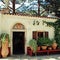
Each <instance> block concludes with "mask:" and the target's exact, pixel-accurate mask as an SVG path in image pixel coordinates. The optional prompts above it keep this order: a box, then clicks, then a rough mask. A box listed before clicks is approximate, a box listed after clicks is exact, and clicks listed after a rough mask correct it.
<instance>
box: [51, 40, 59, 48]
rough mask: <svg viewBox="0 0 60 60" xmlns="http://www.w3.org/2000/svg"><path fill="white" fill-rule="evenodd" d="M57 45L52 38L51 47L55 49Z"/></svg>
mask: <svg viewBox="0 0 60 60" xmlns="http://www.w3.org/2000/svg"><path fill="white" fill-rule="evenodd" d="M57 46H58V44H57V43H56V40H53V43H52V48H53V49H56V48H57Z"/></svg>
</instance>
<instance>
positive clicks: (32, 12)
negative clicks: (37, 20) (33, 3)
mask: <svg viewBox="0 0 60 60" xmlns="http://www.w3.org/2000/svg"><path fill="white" fill-rule="evenodd" d="M25 13H26V14H29V15H36V16H37V12H36V11H35V10H30V11H26V12H25Z"/></svg>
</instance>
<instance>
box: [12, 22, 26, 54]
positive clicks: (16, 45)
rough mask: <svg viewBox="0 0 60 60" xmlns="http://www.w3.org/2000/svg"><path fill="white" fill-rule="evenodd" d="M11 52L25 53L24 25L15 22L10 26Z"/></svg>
mask: <svg viewBox="0 0 60 60" xmlns="http://www.w3.org/2000/svg"><path fill="white" fill-rule="evenodd" d="M12 50H13V51H12V54H13V55H17V54H25V26H24V25H23V24H21V23H16V24H14V25H13V27H12Z"/></svg>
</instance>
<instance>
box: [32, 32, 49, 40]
mask: <svg viewBox="0 0 60 60" xmlns="http://www.w3.org/2000/svg"><path fill="white" fill-rule="evenodd" d="M32 35H33V39H35V40H37V39H38V38H39V37H40V38H42V37H47V38H48V32H47V31H45V32H38V31H33V34H32Z"/></svg>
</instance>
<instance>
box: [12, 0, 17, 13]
mask: <svg viewBox="0 0 60 60" xmlns="http://www.w3.org/2000/svg"><path fill="white" fill-rule="evenodd" d="M15 1H16V0H13V2H12V3H13V14H15Z"/></svg>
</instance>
